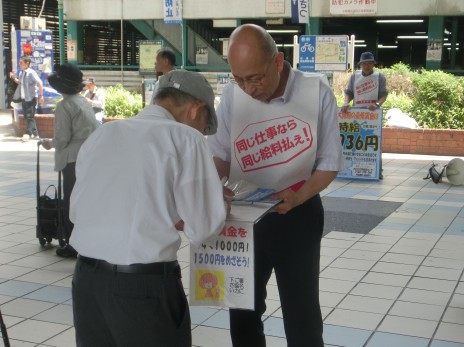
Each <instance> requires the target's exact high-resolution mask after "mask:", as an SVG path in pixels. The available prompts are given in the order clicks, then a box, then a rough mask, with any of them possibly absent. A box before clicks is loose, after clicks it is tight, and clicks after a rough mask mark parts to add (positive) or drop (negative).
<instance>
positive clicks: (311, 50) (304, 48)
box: [300, 42, 315, 53]
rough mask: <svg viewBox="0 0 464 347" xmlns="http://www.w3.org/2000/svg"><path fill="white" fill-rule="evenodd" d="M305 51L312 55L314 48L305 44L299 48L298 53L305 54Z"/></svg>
mask: <svg viewBox="0 0 464 347" xmlns="http://www.w3.org/2000/svg"><path fill="white" fill-rule="evenodd" d="M306 50H308V52H311V53H313V52H314V50H315V48H314V46H313V45H312V44H310V43H309V42H305V43H304V44H303V45H302V46H301V48H300V51H301V52H306Z"/></svg>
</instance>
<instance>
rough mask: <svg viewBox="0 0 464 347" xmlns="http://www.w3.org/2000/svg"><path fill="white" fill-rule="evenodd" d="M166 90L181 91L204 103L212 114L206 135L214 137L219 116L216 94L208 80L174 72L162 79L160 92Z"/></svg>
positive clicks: (195, 75) (189, 72) (199, 75)
mask: <svg viewBox="0 0 464 347" xmlns="http://www.w3.org/2000/svg"><path fill="white" fill-rule="evenodd" d="M164 88H176V89H179V90H180V91H182V92H184V93H186V94H189V95H191V96H193V97H194V98H196V99H198V100H201V101H204V102H205V103H206V107H208V110H209V113H210V114H211V116H210V118H209V122H208V128H207V129H206V130H205V132H204V134H205V135H212V134H215V133H216V130H217V123H218V121H217V116H216V111H215V109H214V92H213V88H211V86H210V84H209V83H208V81H207V80H206V78H205V77H204V76H203V75H202V74H200V73H198V72H193V71H186V70H172V71H169V72H168V73H167V74H164V75H162V76H161V77H160V80H159V86H158V91H160V90H161V89H164Z"/></svg>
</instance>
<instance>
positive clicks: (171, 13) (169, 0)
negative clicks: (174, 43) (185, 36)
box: [164, 0, 182, 24]
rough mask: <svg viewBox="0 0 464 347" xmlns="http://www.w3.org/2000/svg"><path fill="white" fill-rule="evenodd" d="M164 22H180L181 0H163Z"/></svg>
mask: <svg viewBox="0 0 464 347" xmlns="http://www.w3.org/2000/svg"><path fill="white" fill-rule="evenodd" d="M164 23H166V24H181V23H182V0H164Z"/></svg>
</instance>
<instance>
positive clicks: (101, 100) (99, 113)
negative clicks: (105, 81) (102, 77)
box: [84, 77, 105, 126]
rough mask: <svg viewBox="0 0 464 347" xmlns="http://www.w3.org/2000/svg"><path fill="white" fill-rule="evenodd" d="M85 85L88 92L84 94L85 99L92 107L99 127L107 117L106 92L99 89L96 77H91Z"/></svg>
mask: <svg viewBox="0 0 464 347" xmlns="http://www.w3.org/2000/svg"><path fill="white" fill-rule="evenodd" d="M85 85H86V86H87V90H86V91H85V93H84V97H85V98H86V99H87V101H88V102H89V103H90V106H92V109H93V112H94V113H95V119H96V122H97V126H99V125H101V124H102V123H103V117H104V115H105V91H104V90H103V89H102V88H98V87H97V84H96V81H95V78H94V77H89V78H88V79H87V80H86V81H85Z"/></svg>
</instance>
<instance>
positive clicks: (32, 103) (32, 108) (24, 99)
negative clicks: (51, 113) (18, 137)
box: [13, 55, 44, 142]
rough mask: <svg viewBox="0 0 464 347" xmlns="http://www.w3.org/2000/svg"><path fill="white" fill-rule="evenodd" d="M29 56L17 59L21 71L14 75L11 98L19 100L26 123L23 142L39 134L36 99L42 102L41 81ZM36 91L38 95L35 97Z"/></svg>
mask: <svg viewBox="0 0 464 347" xmlns="http://www.w3.org/2000/svg"><path fill="white" fill-rule="evenodd" d="M30 66H31V57H30V56H27V55H23V56H22V57H21V58H20V59H19V67H20V69H21V71H20V72H19V76H18V77H14V81H15V82H16V83H17V84H18V87H17V88H16V91H15V93H14V96H13V100H21V107H22V109H23V114H24V119H25V120H26V123H27V129H26V132H25V133H24V135H23V137H22V141H23V142H27V141H29V140H30V139H31V138H34V137H37V136H39V133H38V131H37V125H36V123H35V113H36V107H37V100H38V101H39V102H40V103H43V101H44V98H43V83H42V80H41V79H40V77H39V75H38V74H37V72H35V70H34V69H32V68H31V67H30ZM37 92H38V93H39V97H38V98H37Z"/></svg>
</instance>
